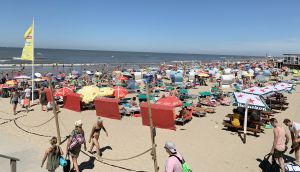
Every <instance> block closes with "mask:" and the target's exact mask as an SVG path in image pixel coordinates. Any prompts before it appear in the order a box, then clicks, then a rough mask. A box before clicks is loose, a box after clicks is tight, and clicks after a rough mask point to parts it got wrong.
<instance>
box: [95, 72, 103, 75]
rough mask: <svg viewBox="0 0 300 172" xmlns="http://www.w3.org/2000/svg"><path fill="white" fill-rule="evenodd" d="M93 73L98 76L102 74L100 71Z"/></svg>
mask: <svg viewBox="0 0 300 172" xmlns="http://www.w3.org/2000/svg"><path fill="white" fill-rule="evenodd" d="M94 75H96V76H100V75H102V73H101V72H96V73H95V74H94Z"/></svg>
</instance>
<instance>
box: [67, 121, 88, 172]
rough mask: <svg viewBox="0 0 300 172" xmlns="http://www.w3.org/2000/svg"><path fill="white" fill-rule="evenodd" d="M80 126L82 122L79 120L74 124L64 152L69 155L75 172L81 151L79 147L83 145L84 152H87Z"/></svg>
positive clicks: (77, 168) (77, 169) (77, 170)
mask: <svg viewBox="0 0 300 172" xmlns="http://www.w3.org/2000/svg"><path fill="white" fill-rule="evenodd" d="M82 124H83V122H82V121H81V120H78V121H76V122H75V129H74V130H73V131H72V132H71V134H70V137H69V139H68V142H67V148H66V149H67V151H66V152H67V153H69V154H70V156H71V158H72V162H73V169H75V172H79V167H78V162H77V159H78V156H79V153H80V150H81V145H82V144H84V150H85V151H86V150H87V149H86V142H85V136H84V131H83V129H82Z"/></svg>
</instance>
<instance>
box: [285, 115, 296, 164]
mask: <svg viewBox="0 0 300 172" xmlns="http://www.w3.org/2000/svg"><path fill="white" fill-rule="evenodd" d="M283 123H284V124H285V125H286V126H288V127H289V130H290V133H291V138H292V150H291V151H290V154H292V153H293V152H294V151H295V158H296V162H297V164H298V165H299V164H300V157H299V150H300V145H299V143H300V123H297V122H292V121H291V120H290V119H284V120H283Z"/></svg>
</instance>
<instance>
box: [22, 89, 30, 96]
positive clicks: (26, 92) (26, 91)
mask: <svg viewBox="0 0 300 172" xmlns="http://www.w3.org/2000/svg"><path fill="white" fill-rule="evenodd" d="M24 92H25V97H27V98H28V97H30V93H31V89H29V88H26V89H25V90H24Z"/></svg>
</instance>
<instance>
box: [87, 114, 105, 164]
mask: <svg viewBox="0 0 300 172" xmlns="http://www.w3.org/2000/svg"><path fill="white" fill-rule="evenodd" d="M101 129H103V130H104V131H105V133H106V136H107V137H108V133H107V131H106V129H105V127H104V125H103V121H102V119H101V118H100V117H98V119H97V122H96V124H94V126H93V128H92V131H91V134H90V138H89V143H91V141H92V145H91V148H90V150H89V152H90V153H92V151H93V148H94V146H95V147H96V153H97V154H96V158H97V159H98V160H99V159H100V145H99V136H100V131H101Z"/></svg>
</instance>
